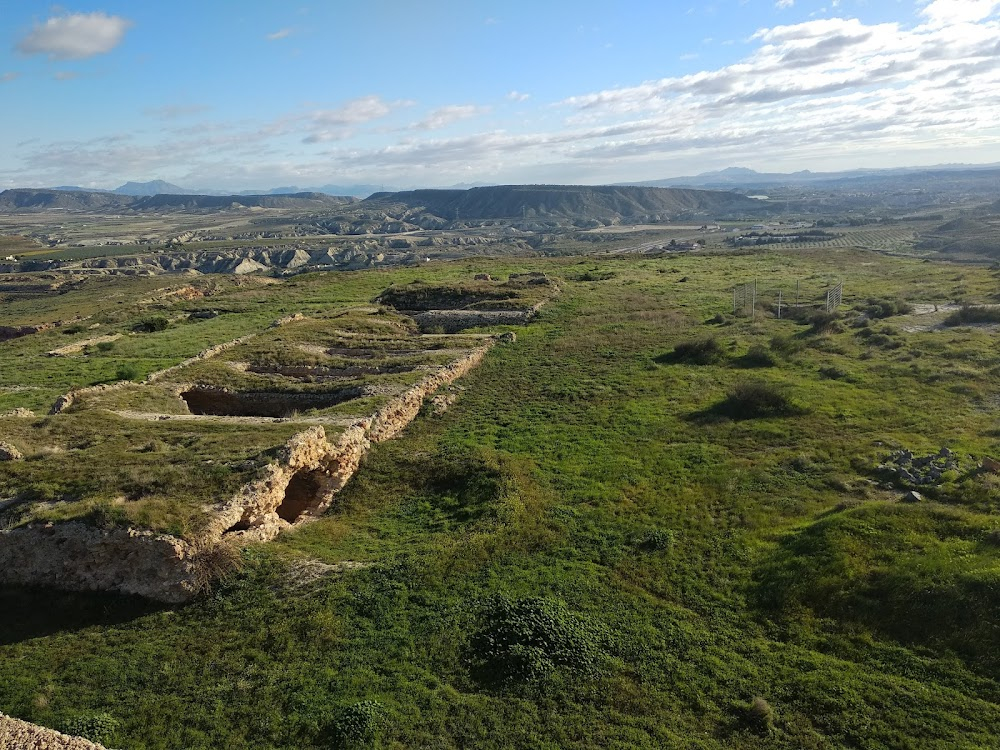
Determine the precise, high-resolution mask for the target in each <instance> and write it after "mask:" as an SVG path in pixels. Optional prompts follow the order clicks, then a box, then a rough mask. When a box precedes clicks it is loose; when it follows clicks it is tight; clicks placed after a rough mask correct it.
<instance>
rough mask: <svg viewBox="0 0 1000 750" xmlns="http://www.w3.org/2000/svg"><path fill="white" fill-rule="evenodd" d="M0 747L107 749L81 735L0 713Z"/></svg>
mask: <svg viewBox="0 0 1000 750" xmlns="http://www.w3.org/2000/svg"><path fill="white" fill-rule="evenodd" d="M0 747H2V748H6V750H107V748H105V747H104V745H98V744H96V743H94V742H91V741H90V740H85V739H83V738H82V737H71V736H70V735H68V734H61V733H59V732H57V731H55V730H54V729H46V728H45V727H40V726H38V725H37V724H29V723H28V722H26V721H21V720H20V719H15V718H13V717H11V716H4V715H3V714H0Z"/></svg>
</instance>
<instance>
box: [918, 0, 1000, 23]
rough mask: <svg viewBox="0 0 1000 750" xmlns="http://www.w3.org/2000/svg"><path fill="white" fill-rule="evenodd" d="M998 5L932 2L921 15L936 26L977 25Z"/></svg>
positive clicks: (970, 0)
mask: <svg viewBox="0 0 1000 750" xmlns="http://www.w3.org/2000/svg"><path fill="white" fill-rule="evenodd" d="M997 5H1000V3H998V2H997V0H932V2H930V3H928V4H927V5H925V6H924V7H923V8H922V9H921V11H920V14H921V15H922V16H924V17H925V18H926V19H927V20H928V21H929V22H930V23H931V24H933V25H935V26H943V25H948V24H955V23H975V22H977V21H982V20H983V19H984V18H987V17H988V16H989V15H991V14H992V13H993V11H994V9H995V8H996V7H997Z"/></svg>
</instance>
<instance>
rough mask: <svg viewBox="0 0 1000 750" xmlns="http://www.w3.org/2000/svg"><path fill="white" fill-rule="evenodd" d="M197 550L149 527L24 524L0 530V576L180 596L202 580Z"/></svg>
mask: <svg viewBox="0 0 1000 750" xmlns="http://www.w3.org/2000/svg"><path fill="white" fill-rule="evenodd" d="M199 552H200V549H199V548H198V547H196V545H193V544H191V543H190V542H185V541H184V540H182V539H178V538H176V537H172V536H168V535H167V534H154V533H153V532H151V531H137V530H136V529H99V528H95V527H93V526H88V525H87V524H84V523H80V522H69V523H59V524H44V525H34V526H27V527H22V528H18V529H13V530H11V531H0V581H3V582H4V583H8V584H23V585H38V584H45V585H50V586H55V587H57V588H65V589H73V590H82V591H118V592H120V593H123V594H139V595H140V596H145V597H148V598H150V599H157V600H160V601H165V602H183V601H186V600H187V599H190V598H191V597H192V596H194V595H195V594H196V593H197V591H198V588H199V583H200V582H201V581H203V580H204V578H203V571H202V570H201V569H200V566H199V560H198V557H199Z"/></svg>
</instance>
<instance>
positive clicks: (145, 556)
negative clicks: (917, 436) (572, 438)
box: [0, 334, 513, 747]
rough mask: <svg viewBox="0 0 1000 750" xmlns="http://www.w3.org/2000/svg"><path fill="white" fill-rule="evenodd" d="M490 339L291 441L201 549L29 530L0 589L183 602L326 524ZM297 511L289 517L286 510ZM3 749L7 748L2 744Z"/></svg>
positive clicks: (11, 552) (181, 543)
mask: <svg viewBox="0 0 1000 750" xmlns="http://www.w3.org/2000/svg"><path fill="white" fill-rule="evenodd" d="M512 339H513V336H512V334H501V335H500V336H496V337H493V338H490V339H487V340H486V341H485V343H484V344H483V345H482V346H480V347H478V348H477V349H475V350H473V351H471V352H470V353H469V354H467V355H466V356H464V357H462V358H461V359H458V360H456V361H454V362H452V363H451V364H449V365H448V366H446V367H443V368H441V369H440V370H438V371H436V372H434V373H433V374H431V375H429V376H427V377H426V378H424V379H423V380H421V381H420V382H419V383H417V384H416V385H414V386H412V387H411V388H409V389H407V390H406V391H405V392H403V393H402V394H400V395H399V396H397V397H395V398H393V399H392V400H391V401H390V402H389V403H387V404H386V405H385V406H383V407H382V408H381V409H379V410H378V411H377V412H376V413H375V414H373V415H372V416H371V417H367V418H365V419H361V420H359V421H358V422H356V423H355V424H353V425H352V426H351V427H349V428H347V429H346V430H345V431H344V432H343V433H342V434H341V435H340V436H339V437H338V438H337V439H336V440H335V441H333V442H330V441H329V440H327V437H326V432H325V430H324V429H323V427H322V426H315V427H311V428H309V429H307V430H304V431H303V432H300V433H297V434H296V435H294V436H293V437H292V438H291V439H290V440H289V441H288V442H287V443H286V444H285V445H284V446H283V448H282V450H281V451H280V453H279V456H278V461H277V462H275V463H273V464H269V465H267V466H265V467H264V468H263V469H262V475H261V476H259V477H258V478H256V479H255V480H253V481H251V482H249V483H247V484H246V485H245V486H244V487H242V488H241V489H240V490H239V491H238V492H237V493H236V494H235V495H234V496H233V497H232V498H229V499H228V500H226V501H225V502H223V503H221V504H220V505H218V506H217V507H216V508H215V509H214V510H213V515H212V520H211V522H210V525H209V527H208V528H207V530H206V532H205V533H204V535H203V536H202V537H201V538H200V539H199V540H198V542H197V543H193V542H188V541H185V540H183V539H179V538H177V537H173V536H169V535H166V534H155V533H153V532H149V531H138V530H135V529H97V528H94V527H92V526H88V525H86V524H83V523H80V522H68V523H60V524H51V523H49V524H44V525H29V526H26V527H21V528H17V529H13V530H9V531H2V532H0V583H13V584H26V585H32V584H34V585H37V584H44V585H48V586H54V587H57V588H64V589H71V590H105V591H117V592H121V593H128V594H139V595H141V596H145V597H148V598H150V599H156V600H159V601H164V602H170V603H176V602H183V601H186V600H188V599H191V598H192V597H193V596H195V595H196V594H197V593H198V591H199V590H200V589H201V587H202V586H203V584H204V583H205V582H206V581H205V575H206V566H205V562H204V561H205V560H206V558H210V557H211V556H212V553H213V550H215V549H218V548H219V547H220V545H228V544H231V543H247V542H262V541H267V540H269V539H273V538H274V537H275V536H277V535H278V534H279V533H280V532H281V531H282V530H284V529H287V528H290V527H291V526H292V525H293V524H294V523H297V522H301V521H304V520H307V519H309V518H314V517H316V516H318V515H320V514H321V513H322V512H323V511H324V510H326V508H327V507H328V506H329V504H330V503H331V502H332V500H333V498H334V496H335V495H336V493H337V492H339V491H340V489H341V488H342V487H343V486H344V485H345V484H347V482H348V480H349V479H350V478H351V477H352V476H353V475H354V473H355V472H356V471H357V469H358V466H359V464H360V463H361V459H362V458H363V457H364V455H365V453H367V451H368V449H369V448H370V446H371V443H373V442H382V441H384V440H389V439H391V438H393V437H395V436H396V435H398V434H399V433H400V432H402V430H403V429H404V428H405V427H406V426H407V425H408V424H410V422H412V421H413V419H414V418H415V417H416V416H417V414H418V413H419V411H420V407H421V406H422V404H423V402H424V399H425V398H426V397H427V396H429V395H431V394H433V393H434V392H435V391H436V390H438V389H439V388H440V387H441V386H443V385H447V384H448V383H451V382H453V381H455V380H457V379H458V378H460V377H462V376H463V375H465V374H466V373H467V372H469V370H471V369H472V368H474V367H475V366H476V365H478V364H479V363H480V362H481V361H482V359H483V357H485V356H486V353H487V352H488V351H489V350H490V349H491V348H492V347H493V346H494V344H496V342H497V341H501V340H504V341H507V340H512ZM296 477H299V478H300V479H303V478H304V479H305V480H307V484H308V487H309V489H310V497H309V498H308V500H307V501H303V500H301V499H300V498H290V497H289V495H290V492H291V491H290V489H289V488H290V486H291V485H292V483H293V481H295V480H296ZM291 501H294V502H295V503H296V504H297V506H296V508H295V511H294V514H292V515H290V514H289V513H287V512H285V513H284V516H285V517H282V516H283V511H287V510H288V509H287V506H286V505H285V504H287V503H288V502H291ZM0 747H2V745H0Z"/></svg>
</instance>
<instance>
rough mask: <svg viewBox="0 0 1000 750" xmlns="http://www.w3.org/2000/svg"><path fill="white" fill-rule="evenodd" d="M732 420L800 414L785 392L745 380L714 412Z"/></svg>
mask: <svg viewBox="0 0 1000 750" xmlns="http://www.w3.org/2000/svg"><path fill="white" fill-rule="evenodd" d="M713 411H715V412H716V413H717V414H721V415H723V416H727V417H730V418H732V419H756V418H760V417H787V416H791V415H794V414H800V413H801V412H802V409H800V408H799V407H798V406H796V405H795V404H794V403H793V402H792V400H791V399H790V398H789V397H788V394H786V393H785V390H784V389H783V388H781V387H779V386H777V385H774V384H773V383H768V382H766V381H763V380H744V381H742V382H739V383H737V384H736V385H735V386H733V387H732V388H731V389H730V391H729V393H728V394H727V395H726V398H725V399H724V400H723V401H721V402H720V403H719V404H718V405H717V406H716V407H715V409H714V410H713Z"/></svg>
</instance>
